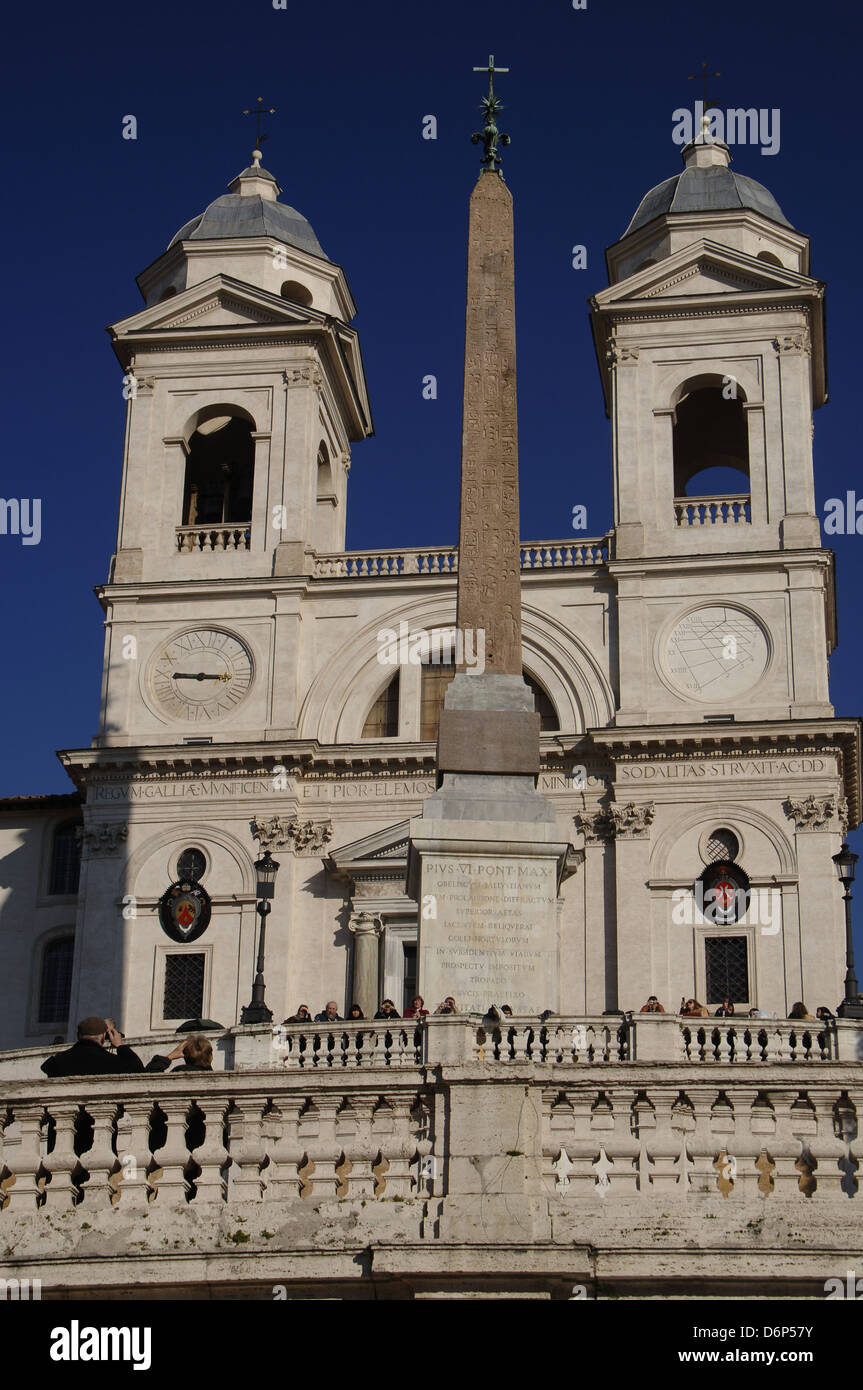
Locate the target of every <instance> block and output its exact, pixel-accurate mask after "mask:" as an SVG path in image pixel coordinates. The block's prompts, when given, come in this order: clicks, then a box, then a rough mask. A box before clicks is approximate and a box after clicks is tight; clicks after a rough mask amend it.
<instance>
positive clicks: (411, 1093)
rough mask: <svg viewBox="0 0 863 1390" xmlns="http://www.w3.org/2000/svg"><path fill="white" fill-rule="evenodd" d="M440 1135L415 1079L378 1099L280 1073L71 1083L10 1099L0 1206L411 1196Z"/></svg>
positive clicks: (3, 1128)
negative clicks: (293, 1079)
mask: <svg viewBox="0 0 863 1390" xmlns="http://www.w3.org/2000/svg"><path fill="white" fill-rule="evenodd" d="M432 1143H433V1128H432V1118H431V1100H430V1096H429V1095H428V1094H426V1092H425V1091H424V1090H423V1089H422V1086H421V1085H417V1084H416V1082H414V1083H412V1082H410V1081H407V1082H406V1084H402V1085H398V1084H396V1085H392V1086H388V1087H387V1088H386V1094H385V1095H382V1094H380V1092H379V1090H378V1089H377V1088H371V1089H369V1088H365V1087H359V1088H357V1087H355V1088H353V1089H347V1090H346V1089H344V1088H342V1087H339V1086H335V1087H333V1086H328V1087H315V1088H313V1089H307V1088H303V1087H299V1088H298V1087H296V1086H295V1085H292V1084H291V1082H289V1081H288V1078H287V1077H285V1076H284V1075H283V1076H282V1077H279V1076H278V1074H272V1073H270V1074H269V1075H268V1077H267V1079H266V1081H263V1082H262V1081H260V1080H259V1079H258V1078H257V1077H250V1076H248V1075H246V1076H243V1075H242V1074H240V1073H234V1074H233V1075H226V1074H225V1073H212V1074H209V1075H205V1076H202V1077H200V1078H197V1079H196V1078H193V1077H191V1076H190V1074H189V1073H182V1074H179V1075H177V1076H175V1077H170V1076H160V1077H154V1076H152V1075H148V1076H147V1080H146V1083H144V1082H143V1079H142V1077H141V1076H140V1074H139V1075H138V1076H137V1077H116V1076H114V1077H111V1078H110V1079H109V1078H107V1077H80V1078H70V1079H65V1080H64V1081H62V1082H45V1083H42V1084H41V1085H38V1086H37V1089H36V1090H33V1089H30V1090H29V1092H28V1091H27V1090H26V1089H24V1090H22V1088H20V1087H19V1088H17V1089H16V1093H14V1094H12V1095H9V1096H7V1097H6V1098H5V1099H4V1102H3V1103H2V1105H0V1210H2V1211H9V1212H10V1213H11V1214H18V1213H22V1212H32V1211H35V1210H37V1209H38V1208H42V1207H44V1208H47V1209H49V1210H51V1211H63V1210H68V1209H69V1208H72V1207H76V1208H77V1207H83V1208H84V1210H85V1211H91V1210H97V1209H99V1208H102V1209H106V1208H109V1207H112V1206H120V1207H121V1208H122V1209H123V1210H124V1211H138V1212H142V1213H143V1212H146V1211H147V1210H148V1208H149V1206H150V1205H151V1204H152V1203H154V1202H156V1203H158V1204H159V1205H160V1206H178V1205H179V1206H183V1205H186V1204H187V1203H194V1205H195V1206H196V1207H203V1206H205V1205H207V1204H212V1203H217V1204H219V1203H224V1202H234V1201H236V1202H242V1201H254V1202H257V1201H260V1200H263V1201H265V1202H269V1201H274V1200H275V1201H278V1200H291V1199H293V1198H297V1199H304V1198H309V1197H314V1199H315V1201H316V1202H318V1201H321V1200H323V1199H326V1198H328V1197H336V1198H339V1197H364V1198H384V1197H385V1198H389V1199H393V1198H398V1199H404V1198H406V1197H410V1196H422V1195H423V1194H424V1193H425V1192H426V1191H427V1179H426V1172H427V1167H428V1165H427V1164H426V1162H425V1160H426V1156H427V1155H428V1154H429V1153H430V1152H431V1149H432ZM82 1214H83V1213H82ZM0 1221H2V1216H0Z"/></svg>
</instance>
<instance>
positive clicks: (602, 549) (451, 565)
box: [313, 536, 609, 579]
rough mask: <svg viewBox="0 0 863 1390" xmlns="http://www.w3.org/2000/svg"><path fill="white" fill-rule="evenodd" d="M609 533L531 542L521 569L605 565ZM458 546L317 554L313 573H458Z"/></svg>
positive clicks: (354, 575)
mask: <svg viewBox="0 0 863 1390" xmlns="http://www.w3.org/2000/svg"><path fill="white" fill-rule="evenodd" d="M608 544H609V540H608V536H602V537H600V538H599V539H596V540H583V541H577V542H576V541H569V540H564V541H528V542H527V543H526V544H524V545H522V547H521V568H522V569H523V570H536V569H572V568H576V567H580V566H591V565H603V564H605V563H606V561H607V560H608ZM457 570H458V549H457V547H456V546H443V547H438V548H436V549H432V550H428V549H420V548H417V549H407V550H345V551H342V552H340V553H339V554H335V555H317V556H316V557H315V561H314V570H313V573H314V575H315V577H316V578H317V579H363V578H385V577H387V576H393V575H398V576H403V575H417V574H455V573H456V571H457Z"/></svg>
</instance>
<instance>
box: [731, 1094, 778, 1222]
mask: <svg viewBox="0 0 863 1390" xmlns="http://www.w3.org/2000/svg"><path fill="white" fill-rule="evenodd" d="M734 1107H735V1129H734V1139H733V1142H732V1143H731V1144H730V1145H729V1146H728V1148H729V1152H733V1155H734V1195H735V1196H739V1197H744V1198H753V1197H764V1196H766V1195H767V1194H766V1193H765V1192H764V1191H763V1189H762V1187H761V1186H759V1184H760V1183H761V1180H762V1173H761V1170H760V1169H759V1168H758V1166H757V1164H758V1160H759V1159H760V1157H761V1154H762V1153H763V1151H764V1150H765V1149H769V1150H770V1153H771V1155H772V1152H773V1140H774V1136H775V1134H776V1116H775V1113H774V1111H773V1109H772V1107H771V1106H770V1105H769V1104H768V1103H766V1102H765V1100H764V1099H763V1098H760V1099H759V1093H758V1091H757V1090H756V1089H755V1087H754V1086H735V1087H734Z"/></svg>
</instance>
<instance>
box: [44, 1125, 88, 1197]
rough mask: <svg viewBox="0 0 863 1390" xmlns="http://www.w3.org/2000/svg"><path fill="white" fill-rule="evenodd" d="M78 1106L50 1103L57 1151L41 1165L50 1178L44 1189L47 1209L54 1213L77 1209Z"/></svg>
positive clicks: (55, 1149)
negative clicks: (70, 1208)
mask: <svg viewBox="0 0 863 1390" xmlns="http://www.w3.org/2000/svg"><path fill="white" fill-rule="evenodd" d="M78 1109H79V1106H78V1102H77V1101H75V1100H58V1101H52V1102H51V1116H52V1118H53V1120H54V1125H55V1131H54V1147H53V1149H52V1150H51V1152H50V1153H49V1154H46V1156H45V1158H44V1159H43V1161H42V1166H43V1168H45V1169H46V1171H47V1172H48V1174H49V1176H50V1181H49V1182H48V1183H46V1185H45V1206H46V1207H49V1208H50V1209H51V1210H52V1211H64V1210H68V1208H69V1207H73V1206H75V1203H76V1201H77V1198H78V1187H77V1186H76V1184H75V1182H74V1180H73V1178H72V1174H73V1172H74V1170H75V1169H76V1168H77V1166H78V1155H77V1154H76V1152H75V1119H76V1117H77V1114H78Z"/></svg>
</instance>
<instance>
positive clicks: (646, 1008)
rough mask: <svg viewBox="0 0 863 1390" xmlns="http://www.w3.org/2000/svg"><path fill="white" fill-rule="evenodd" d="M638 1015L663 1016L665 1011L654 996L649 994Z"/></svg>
mask: <svg viewBox="0 0 863 1390" xmlns="http://www.w3.org/2000/svg"><path fill="white" fill-rule="evenodd" d="M639 1013H643V1014H664V1013H665V1009H664V1008H663V1006H662V1005H661V1004H660V1002H659V1000H658V999H657V997H656V995H655V994H651V996H650V998H649V999H648V1001H647V1003H646V1004H642V1006H641V1008H640V1010H639Z"/></svg>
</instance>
